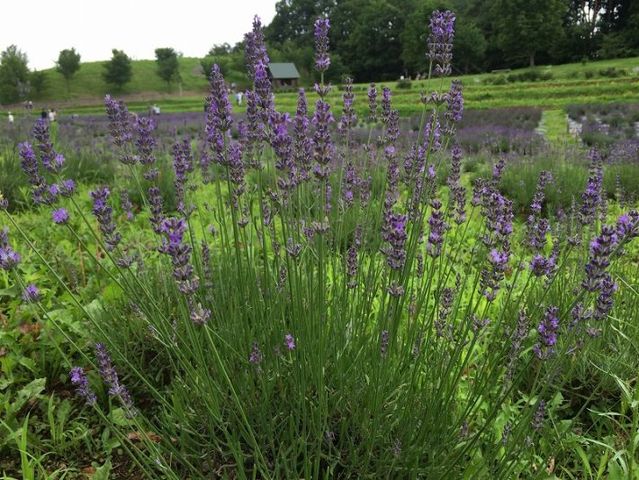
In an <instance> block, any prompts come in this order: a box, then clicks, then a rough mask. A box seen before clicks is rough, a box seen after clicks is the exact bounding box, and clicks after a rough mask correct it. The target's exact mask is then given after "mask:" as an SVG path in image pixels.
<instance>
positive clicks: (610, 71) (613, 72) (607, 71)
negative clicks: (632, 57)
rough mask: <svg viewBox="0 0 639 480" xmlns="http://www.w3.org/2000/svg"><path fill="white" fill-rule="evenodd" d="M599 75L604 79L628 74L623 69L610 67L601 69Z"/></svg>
mask: <svg viewBox="0 0 639 480" xmlns="http://www.w3.org/2000/svg"><path fill="white" fill-rule="evenodd" d="M599 75H600V76H602V77H608V78H617V77H624V76H626V75H628V72H627V71H626V70H624V69H622V68H616V67H608V68H602V69H600V70H599Z"/></svg>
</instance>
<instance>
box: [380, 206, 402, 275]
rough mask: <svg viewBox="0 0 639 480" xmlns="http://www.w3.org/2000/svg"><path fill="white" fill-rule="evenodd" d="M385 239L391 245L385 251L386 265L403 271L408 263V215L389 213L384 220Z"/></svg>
mask: <svg viewBox="0 0 639 480" xmlns="http://www.w3.org/2000/svg"><path fill="white" fill-rule="evenodd" d="M383 236H384V239H385V240H386V241H387V242H388V243H389V244H390V245H389V248H386V249H385V251H384V252H385V253H386V263H387V264H388V266H389V267H390V268H392V269H393V270H401V269H402V268H403V267H404V262H405V261H406V250H405V249H404V244H405V243H406V239H407V234H406V215H401V214H396V213H389V214H387V215H386V218H385V220H384V232H383Z"/></svg>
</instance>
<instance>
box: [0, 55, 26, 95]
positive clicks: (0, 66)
mask: <svg viewBox="0 0 639 480" xmlns="http://www.w3.org/2000/svg"><path fill="white" fill-rule="evenodd" d="M27 65H28V59H27V55H26V54H25V53H22V52H21V51H20V50H19V49H18V47H16V46H15V45H11V46H9V47H7V49H6V50H5V51H3V52H2V54H0V103H3V104H7V103H14V102H17V101H18V100H20V99H21V98H24V97H25V96H26V95H27V94H28V93H29V67H28V66H27Z"/></svg>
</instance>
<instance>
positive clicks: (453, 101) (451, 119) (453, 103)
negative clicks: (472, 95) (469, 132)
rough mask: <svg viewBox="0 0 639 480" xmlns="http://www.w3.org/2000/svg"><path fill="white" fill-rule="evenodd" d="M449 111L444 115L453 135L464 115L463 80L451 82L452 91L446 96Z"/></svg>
mask: <svg viewBox="0 0 639 480" xmlns="http://www.w3.org/2000/svg"><path fill="white" fill-rule="evenodd" d="M446 104H447V110H446V113H445V114H444V117H445V118H446V122H447V124H448V131H449V133H452V132H453V131H454V128H455V124H456V123H459V122H461V119H462V115H463V113H464V95H463V93H462V83H461V80H453V81H452V82H450V90H449V92H448V94H447V95H446Z"/></svg>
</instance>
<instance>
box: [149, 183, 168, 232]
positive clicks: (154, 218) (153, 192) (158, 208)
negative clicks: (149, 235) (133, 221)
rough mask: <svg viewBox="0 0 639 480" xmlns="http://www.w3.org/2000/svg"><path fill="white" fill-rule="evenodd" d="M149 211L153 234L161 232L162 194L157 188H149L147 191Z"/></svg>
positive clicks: (162, 218)
mask: <svg viewBox="0 0 639 480" xmlns="http://www.w3.org/2000/svg"><path fill="white" fill-rule="evenodd" d="M148 197H149V209H150V210H151V218H150V219H149V220H150V221H151V225H153V231H154V232H155V233H161V232H162V222H163V221H164V214H163V213H162V210H163V200H162V193H161V192H160V189H159V188H158V187H151V188H149V191H148Z"/></svg>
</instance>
